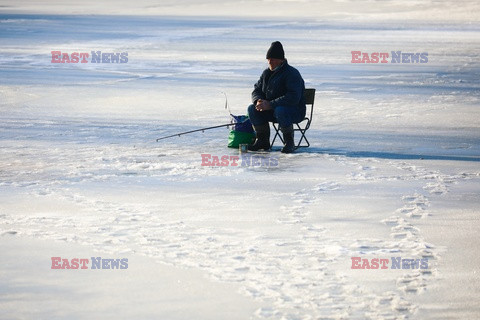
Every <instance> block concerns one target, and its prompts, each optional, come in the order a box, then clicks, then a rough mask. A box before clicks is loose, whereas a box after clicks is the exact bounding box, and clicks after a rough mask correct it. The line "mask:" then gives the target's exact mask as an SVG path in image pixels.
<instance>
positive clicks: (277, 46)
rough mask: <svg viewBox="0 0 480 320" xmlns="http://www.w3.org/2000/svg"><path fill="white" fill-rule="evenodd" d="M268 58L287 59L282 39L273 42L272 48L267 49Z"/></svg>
mask: <svg viewBox="0 0 480 320" xmlns="http://www.w3.org/2000/svg"><path fill="white" fill-rule="evenodd" d="M267 59H281V60H285V52H284V51H283V46H282V44H281V43H280V41H275V42H272V45H271V46H270V49H268V51H267Z"/></svg>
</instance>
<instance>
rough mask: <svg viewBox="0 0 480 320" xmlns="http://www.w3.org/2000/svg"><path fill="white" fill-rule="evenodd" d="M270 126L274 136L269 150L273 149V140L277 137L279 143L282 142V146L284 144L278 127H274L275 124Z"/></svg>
mask: <svg viewBox="0 0 480 320" xmlns="http://www.w3.org/2000/svg"><path fill="white" fill-rule="evenodd" d="M272 125H273V128H274V129H275V136H273V140H272V144H271V145H270V149H271V148H272V147H273V144H274V143H275V140H276V139H277V137H279V138H280V141H282V144H285V142H284V141H283V138H282V135H281V134H280V132H279V130H280V127H277V126H276V125H275V123H272Z"/></svg>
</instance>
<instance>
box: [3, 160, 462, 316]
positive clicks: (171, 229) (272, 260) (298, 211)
mask: <svg viewBox="0 0 480 320" xmlns="http://www.w3.org/2000/svg"><path fill="white" fill-rule="evenodd" d="M394 165H395V166H397V167H398V168H400V169H401V170H403V171H405V172H407V175H406V176H405V177H404V178H405V179H412V180H418V179H423V180H425V181H427V182H426V184H425V186H424V188H423V190H424V191H425V192H426V193H429V194H431V195H432V196H436V195H442V194H445V193H447V192H448V187H449V185H451V184H453V183H455V182H456V181H457V179H458V178H462V177H463V178H465V177H466V175H460V176H447V175H442V174H440V173H438V172H429V171H428V170H426V169H424V168H420V167H416V166H412V165H410V164H408V163H400V164H397V163H394ZM355 168H357V170H360V171H362V170H366V169H365V168H367V169H368V177H370V178H371V179H374V178H375V169H374V168H372V167H363V166H358V164H357V165H356V166H355ZM366 176H367V175H364V174H361V172H360V174H352V176H351V179H352V181H353V180H355V179H357V178H358V177H362V179H363V178H364V177H366ZM402 178H403V177H402ZM341 188H342V186H341V185H340V184H338V183H336V182H333V181H324V182H321V183H319V184H317V185H316V186H314V187H313V188H311V189H304V190H300V191H298V192H296V193H295V194H293V195H292V201H293V204H292V205H291V206H282V207H280V214H279V218H278V221H277V222H278V223H279V224H285V225H287V226H289V227H291V228H292V230H293V231H295V232H294V233H293V234H292V235H291V236H289V237H288V238H285V237H282V238H275V237H274V236H272V235H268V236H258V235H256V234H249V233H248V232H246V231H241V230H238V229H234V228H232V229H225V228H223V229H219V228H214V227H211V228H198V227H196V226H195V224H194V223H191V222H183V221H169V222H165V221H163V220H162V217H161V215H158V214H155V212H156V211H158V210H159V209H158V208H147V207H146V208H135V207H128V206H127V207H126V206H119V205H118V204H113V203H109V202H104V201H93V200H90V199H88V198H86V197H83V196H76V195H67V193H66V192H65V191H64V192H63V195H64V197H65V198H67V199H68V200H70V201H72V202H75V203H77V204H81V205H84V206H85V208H87V209H91V208H95V210H96V212H97V213H98V214H99V215H100V216H108V217H110V218H107V219H105V220H103V221H99V220H98V219H94V218H92V221H90V220H88V219H84V218H81V219H75V218H74V217H72V218H65V220H64V221H63V222H64V225H63V228H62V229H59V230H57V231H56V232H57V233H58V234H53V233H52V232H44V233H43V234H42V233H39V234H35V235H36V236H39V237H50V238H51V237H59V236H61V237H63V238H65V235H66V239H67V240H70V241H77V242H80V243H83V244H88V245H92V246H94V247H99V248H101V249H102V250H108V249H111V250H112V252H122V251H124V252H139V253H142V254H146V255H149V256H153V257H156V258H159V259H160V260H161V261H163V262H167V263H170V264H173V265H176V266H187V267H196V268H200V269H202V270H205V271H207V273H208V274H209V275H210V276H211V277H213V278H214V279H217V280H220V281H228V282H237V283H239V284H240V286H241V291H242V292H243V293H244V294H246V295H248V296H251V297H254V298H256V299H259V301H261V302H262V305H264V307H262V308H260V309H259V310H257V312H256V313H255V315H254V316H255V317H256V318H258V319H318V318H321V319H333V318H335V319H340V318H365V317H367V318H372V319H382V318H387V319H388V318H392V319H393V318H405V317H408V315H410V314H412V313H413V312H414V311H415V309H416V307H415V305H413V303H412V302H410V301H409V299H408V296H409V295H410V294H418V293H421V292H422V291H423V290H425V288H426V287H427V286H428V282H429V279H430V278H431V277H432V275H435V269H434V268H432V266H431V265H430V264H429V269H426V270H408V272H405V273H403V274H402V275H401V276H399V277H398V278H397V280H396V286H397V289H398V290H399V292H401V293H403V294H404V295H405V296H402V295H399V294H398V293H396V292H385V293H384V294H382V295H374V294H370V295H369V296H368V297H365V295H364V294H363V293H362V290H363V289H362V288H359V287H357V286H355V285H352V284H351V283H350V282H349V280H348V279H346V278H345V277H344V276H342V275H341V274H339V273H337V272H336V271H335V269H332V268H331V264H332V263H335V262H336V261H338V258H339V257H341V256H351V255H352V254H354V253H357V254H358V249H359V248H364V249H362V250H367V251H368V250H371V252H373V253H375V252H379V251H380V250H385V251H386V252H391V253H393V252H395V253H398V254H400V255H406V256H409V257H412V258H416V257H421V258H427V259H430V260H435V259H436V258H437V251H436V249H435V247H434V246H433V245H431V244H428V243H426V242H425V241H424V239H423V238H422V236H421V230H419V229H418V228H417V227H416V226H415V224H414V223H415V221H416V219H422V218H427V217H428V215H429V212H428V208H429V206H430V199H429V198H428V197H427V196H426V195H424V194H422V193H419V192H414V193H412V194H408V195H405V196H403V197H402V202H403V205H402V207H400V208H398V209H397V210H395V211H394V212H393V215H392V216H391V217H389V218H387V219H385V220H383V223H385V224H386V225H387V226H389V227H390V228H391V234H390V235H391V239H392V240H391V242H388V241H387V242H385V241H380V242H379V243H378V244H377V245H375V243H374V242H372V241H369V243H367V244H366V245H363V246H362V245H359V247H357V248H353V247H351V246H350V247H349V246H348V245H347V243H346V242H345V239H342V237H341V236H339V238H338V239H334V238H331V237H330V238H328V237H327V236H326V235H325V231H326V230H325V227H323V226H321V225H316V224H312V223H309V222H307V221H308V219H307V218H308V216H309V214H311V212H310V211H309V206H310V205H314V204H316V203H318V201H319V200H320V197H321V195H322V194H328V193H331V192H336V191H338V190H341ZM57 192H58V193H59V196H60V195H61V194H62V191H60V190H58V191H57ZM0 218H2V219H7V220H8V217H5V216H4V217H0ZM18 219H23V220H25V221H23V220H22V221H20V220H18ZM18 219H17V221H7V222H9V223H12V224H14V225H19V224H22V223H23V222H25V223H28V224H29V225H30V229H32V230H50V229H53V230H55V228H54V227H55V226H56V224H57V222H56V221H55V219H53V218H52V219H46V218H35V219H36V220H35V219H31V218H28V217H23V218H22V217H20V218H18ZM36 225H38V228H36V227H35V226H36ZM68 226H70V227H68ZM31 227H33V228H31ZM60 227H62V226H60ZM20 231H21V230H20ZM9 232H17V230H15V231H9ZM53 232H54V231H53ZM365 299H368V300H367V301H368V303H366V300H365Z"/></svg>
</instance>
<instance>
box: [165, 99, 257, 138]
mask: <svg viewBox="0 0 480 320" xmlns="http://www.w3.org/2000/svg"><path fill="white" fill-rule="evenodd" d="M222 93H223V94H224V95H225V110H228V112H229V113H230V116H231V117H232V119H236V117H235V116H234V115H233V114H232V113H231V112H230V106H229V105H228V98H227V94H226V93H225V92H222ZM247 121H248V118H246V119H245V120H243V121H242V122H233V121H231V122H230V123H227V124H221V125H218V126H213V127H207V128H201V129H196V130H191V131H185V132H180V133H176V134H172V135H169V136H166V137H161V138H158V139H157V142H158V141H160V140H163V139H168V138H173V137H180V136H182V135H184V134H189V133H193V132H199V131H202V132H204V131H205V130H210V129H216V128H222V127H228V126H234V125H238V124H243V123H245V122H247Z"/></svg>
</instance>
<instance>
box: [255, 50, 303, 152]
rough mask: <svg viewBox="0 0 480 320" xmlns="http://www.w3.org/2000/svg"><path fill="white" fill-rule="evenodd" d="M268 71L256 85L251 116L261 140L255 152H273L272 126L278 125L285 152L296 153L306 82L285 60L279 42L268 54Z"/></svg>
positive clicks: (257, 143)
mask: <svg viewBox="0 0 480 320" xmlns="http://www.w3.org/2000/svg"><path fill="white" fill-rule="evenodd" d="M267 60H268V69H265V70H264V71H263V73H262V75H261V76H260V79H259V80H258V82H257V83H256V84H255V85H254V90H253V92H252V102H253V104H251V105H250V106H249V107H248V116H249V118H250V121H251V122H252V125H253V128H254V130H255V132H256V134H257V138H256V140H255V143H254V144H253V145H250V146H249V147H248V149H249V150H251V151H258V150H262V149H263V150H269V149H270V124H269V122H278V125H279V126H280V130H281V131H282V133H283V140H284V146H283V148H282V152H283V153H292V152H293V151H294V150H295V142H294V140H293V123H298V122H301V121H302V120H303V118H304V117H305V112H306V106H305V95H304V91H305V82H304V81H303V78H302V76H301V75H300V72H298V70H297V69H295V68H294V67H292V66H290V65H289V64H288V62H287V60H286V59H285V53H284V51H283V46H282V44H281V43H280V42H279V41H275V42H273V43H272V45H271V46H270V49H268V51H267Z"/></svg>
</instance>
